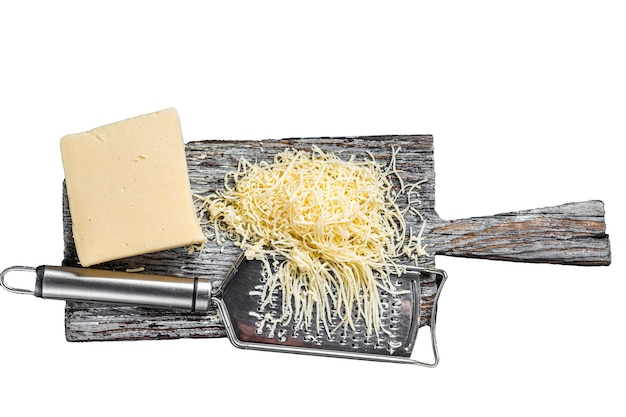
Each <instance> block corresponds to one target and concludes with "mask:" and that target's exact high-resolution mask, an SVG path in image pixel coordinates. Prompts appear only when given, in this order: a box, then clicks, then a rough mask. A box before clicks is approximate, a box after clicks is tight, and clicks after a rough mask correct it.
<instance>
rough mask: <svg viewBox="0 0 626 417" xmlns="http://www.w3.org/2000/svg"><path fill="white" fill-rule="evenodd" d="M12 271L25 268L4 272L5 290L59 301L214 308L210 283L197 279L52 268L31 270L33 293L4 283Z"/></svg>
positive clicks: (60, 267) (10, 269) (199, 308)
mask: <svg viewBox="0 0 626 417" xmlns="http://www.w3.org/2000/svg"><path fill="white" fill-rule="evenodd" d="M13 270H21V271H24V270H26V269H25V267H13V268H8V269H7V270H5V271H3V272H2V284H3V287H5V288H6V289H8V290H10V291H12V292H20V293H24V294H33V295H35V296H37V297H41V298H50V299H57V300H72V301H87V302H97V303H106V304H118V305H133V306H142V307H151V308H163V309H169V310H183V311H188V312H204V311H207V310H208V309H209V307H210V305H211V297H212V291H213V290H212V283H211V281H208V280H202V279H198V278H185V277H172V276H161V275H151V274H139V273H130V272H117V271H108V270H103V269H91V268H75V267H64V266H49V265H44V266H39V267H37V268H29V270H33V271H35V273H36V280H35V288H34V290H32V291H30V290H25V289H20V290H19V291H17V290H15V289H14V288H12V287H9V286H8V285H6V283H5V282H4V276H5V275H7V274H8V273H9V272H11V271H13Z"/></svg>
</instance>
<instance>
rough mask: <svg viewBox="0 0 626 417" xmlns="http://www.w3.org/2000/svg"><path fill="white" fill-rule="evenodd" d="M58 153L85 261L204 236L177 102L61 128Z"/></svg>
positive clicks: (162, 247) (80, 253) (94, 261)
mask: <svg viewBox="0 0 626 417" xmlns="http://www.w3.org/2000/svg"><path fill="white" fill-rule="evenodd" d="M61 156H62V160H63V169H64V172H65V184H66V188H67V196H68V200H69V208H70V215H71V218H72V233H73V235H74V241H75V244H76V252H77V254H78V258H79V261H80V263H81V265H83V266H91V265H95V264H99V263H102V262H106V261H111V260H115V259H121V258H126V257H129V256H135V255H140V254H145V253H149V252H157V251H161V250H166V249H171V248H175V247H183V246H189V245H192V244H198V243H203V242H204V241H205V236H204V234H203V233H202V229H201V227H200V224H199V221H198V218H197V216H196V210H195V207H194V203H193V198H192V195H191V189H190V183H189V174H188V171H187V161H186V158H185V145H184V141H183V137H182V130H181V125H180V120H179V117H178V113H177V112H176V110H175V109H166V110H162V111H159V112H155V113H150V114H146V115H142V116H138V117H135V118H132V119H127V120H123V121H120V122H116V123H112V124H109V125H105V126H101V127H98V128H95V129H93V130H90V131H87V132H83V133H76V134H71V135H67V136H64V137H63V138H62V139H61Z"/></svg>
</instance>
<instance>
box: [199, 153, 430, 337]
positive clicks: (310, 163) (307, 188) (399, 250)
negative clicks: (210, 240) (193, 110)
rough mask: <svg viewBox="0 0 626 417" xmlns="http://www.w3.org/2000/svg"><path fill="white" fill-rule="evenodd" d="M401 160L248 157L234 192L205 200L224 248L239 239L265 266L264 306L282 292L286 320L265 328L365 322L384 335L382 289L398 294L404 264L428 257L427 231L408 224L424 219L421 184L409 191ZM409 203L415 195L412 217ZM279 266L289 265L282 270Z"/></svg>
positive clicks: (229, 185)
mask: <svg viewBox="0 0 626 417" xmlns="http://www.w3.org/2000/svg"><path fill="white" fill-rule="evenodd" d="M396 154H397V150H393V151H392V157H391V162H390V163H389V165H388V166H386V167H385V166H381V165H380V164H378V163H377V162H376V161H375V160H374V158H373V156H372V157H371V159H368V160H364V161H357V160H355V158H354V157H351V158H350V159H349V160H347V161H346V160H342V159H340V158H339V157H338V156H336V155H334V154H332V153H326V152H323V151H322V150H321V149H319V148H318V147H315V146H314V147H312V149H311V152H307V151H302V150H294V149H288V150H285V151H283V152H281V153H279V154H277V155H276V156H275V157H274V160H273V161H272V162H263V161H262V162H257V163H254V164H253V163H250V162H248V161H247V160H246V159H243V158H242V159H241V160H240V162H239V166H238V168H237V170H236V172H233V173H230V174H228V175H227V176H226V178H225V181H224V190H218V191H216V192H215V194H213V195H210V196H209V197H205V198H202V205H201V213H202V214H203V215H206V214H208V216H209V221H210V223H211V224H212V226H213V228H214V231H215V239H216V241H217V243H218V244H223V243H224V242H225V239H231V240H233V241H234V242H235V245H237V246H239V247H240V248H241V249H242V250H243V251H245V255H246V257H247V258H249V259H259V260H262V261H264V263H265V265H266V266H265V274H266V276H267V280H266V282H265V284H264V288H263V290H262V294H261V296H262V299H263V302H264V304H265V305H267V304H269V303H270V302H271V296H272V294H273V293H274V292H275V290H277V289H280V290H281V291H282V304H281V306H280V307H281V308H282V316H281V317H271V316H269V315H266V317H264V323H269V325H271V323H280V324H281V325H287V324H289V323H293V324H294V327H295V328H296V329H301V328H311V326H313V325H316V326H318V325H320V324H321V325H323V327H324V329H325V330H326V332H328V333H330V332H332V331H335V330H336V329H338V328H340V327H341V326H350V327H351V328H354V326H355V324H356V322H357V321H359V320H362V322H363V323H364V325H365V331H366V334H367V335H372V334H376V335H379V334H380V331H381V329H382V326H381V317H380V312H381V308H382V307H381V305H380V301H379V294H378V289H382V290H384V291H387V292H389V293H391V294H394V293H396V292H397V291H396V290H395V289H394V288H393V285H392V283H391V279H390V276H391V275H392V274H398V273H401V272H403V269H402V266H401V264H400V263H399V260H400V258H401V257H408V258H410V259H413V260H414V261H415V262H417V259H418V257H419V256H422V255H425V251H424V246H423V245H422V241H421V240H422V239H421V231H422V230H423V225H422V229H421V230H420V232H419V234H417V235H415V234H414V233H413V232H412V231H411V230H407V225H406V222H405V217H404V216H405V214H406V212H407V211H409V210H412V212H413V213H414V214H417V215H419V213H418V212H417V211H416V209H415V207H412V206H414V204H415V203H416V201H412V199H411V197H410V196H411V195H415V194H416V190H418V189H419V184H412V185H411V186H405V185H404V184H403V182H402V179H401V178H400V175H399V173H398V172H397V170H396V166H395V156H396ZM393 180H395V181H396V183H398V182H399V184H400V185H399V187H397V188H396V189H395V190H394V187H393V184H394V181H393ZM398 188H399V191H398ZM401 194H404V195H405V196H407V195H408V198H407V199H406V200H407V201H408V202H407V204H406V207H404V208H403V209H401V208H400V207H399V203H398V197H399V195H401ZM272 259H280V261H279V262H277V263H276V262H275V263H274V264H275V267H274V268H272V267H271V262H270V261H271V260H272ZM305 326H306V327H305Z"/></svg>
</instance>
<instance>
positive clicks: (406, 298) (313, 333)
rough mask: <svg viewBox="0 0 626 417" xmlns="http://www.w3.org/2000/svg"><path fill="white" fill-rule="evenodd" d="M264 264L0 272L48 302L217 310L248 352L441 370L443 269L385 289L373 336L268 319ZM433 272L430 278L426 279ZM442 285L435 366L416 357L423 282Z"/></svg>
mask: <svg viewBox="0 0 626 417" xmlns="http://www.w3.org/2000/svg"><path fill="white" fill-rule="evenodd" d="M263 269H264V264H263V262H261V261H257V260H249V259H247V258H246V257H245V256H244V255H243V254H241V255H239V256H238V258H237V260H236V261H235V262H234V264H233V265H232V267H231V268H230V270H229V272H228V274H227V275H226V277H225V278H224V279H223V280H222V281H221V282H218V281H214V282H212V281H209V280H204V279H201V278H188V277H173V276H161V275H151V274H144V273H131V272H117V271H109V270H102V269H94V268H79V267H63V266H48V265H44V266H39V267H37V268H33V267H25V266H14V267H10V268H7V269H5V270H4V271H3V272H2V273H0V278H1V279H0V283H1V284H2V287H3V288H5V289H6V290H8V291H10V292H14V293H20V294H31V295H35V296H37V297H40V298H48V299H58V300H68V301H69V300H71V301H87V302H96V303H107V304H117V305H133V306H142V307H150V308H161V309H170V310H179V311H186V312H189V313H197V314H201V313H202V312H206V311H209V309H211V308H214V306H217V308H218V310H219V312H220V315H221V316H222V319H223V322H224V326H225V329H226V332H227V335H228V338H229V340H230V341H231V343H232V344H233V345H234V346H236V347H238V348H241V349H258V350H265V351H273V352H285V353H299V354H309V355H316V356H330V357H337V358H349V359H364V360H374V361H383V362H396V363H409V364H416V365H422V366H428V367H434V366H436V365H437V363H438V362H439V355H438V351H437V342H436V338H435V322H436V311H437V302H438V297H439V294H440V292H441V288H442V286H443V283H444V282H445V280H446V278H447V275H446V273H445V272H444V271H442V270H440V269H433V268H420V267H412V266H411V267H406V272H405V273H403V274H402V275H397V276H394V277H393V284H394V287H395V289H396V290H397V291H396V292H394V294H390V293H388V292H386V291H383V290H379V296H380V306H381V312H380V313H381V325H382V329H381V331H380V332H379V333H378V334H377V335H368V334H367V333H366V331H365V326H364V324H363V323H361V322H360V320H359V318H358V317H356V316H355V322H354V325H352V326H339V327H337V328H332V329H330V328H329V329H325V328H324V327H323V324H321V323H319V324H317V325H314V326H309V327H304V328H300V327H298V326H295V325H294V324H281V323H272V324H271V325H268V324H267V323H266V322H265V320H263V318H264V317H268V315H269V316H270V317H280V315H281V311H280V310H279V306H280V304H281V303H280V302H279V300H280V299H281V296H282V295H281V294H280V290H276V291H275V293H273V294H272V299H273V300H274V301H275V302H270V303H262V300H261V295H260V293H259V291H258V288H259V286H260V285H263V279H264V278H263ZM17 271H25V272H29V273H32V274H33V275H34V285H33V288H32V289H28V288H23V287H16V286H14V285H11V284H9V283H8V282H7V280H6V277H7V276H8V275H9V274H11V273H14V272H17ZM425 275H427V277H425ZM423 278H428V279H431V280H435V282H437V288H438V290H437V293H436V294H435V298H434V300H432V302H433V307H432V317H431V324H430V327H431V328H430V339H431V344H432V349H433V358H434V359H433V361H432V362H424V361H420V360H417V359H413V358H412V354H413V348H414V346H415V342H416V338H417V334H418V329H419V327H420V314H419V312H420V303H421V301H422V299H421V297H420V279H423Z"/></svg>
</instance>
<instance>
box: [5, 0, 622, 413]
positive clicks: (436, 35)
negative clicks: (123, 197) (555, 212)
mask: <svg viewBox="0 0 626 417" xmlns="http://www.w3.org/2000/svg"><path fill="white" fill-rule="evenodd" d="M12 3H13V5H11V3H10V2H2V5H1V6H0V46H1V48H0V115H1V122H0V136H1V137H2V140H1V141H0V158H1V159H0V181H1V182H0V184H1V186H0V193H1V196H2V197H1V207H2V208H1V210H2V216H1V217H0V231H1V234H0V259H1V260H2V262H1V263H2V265H0V268H4V267H7V266H10V265H15V264H26V265H39V264H45V263H48V264H58V263H59V262H61V260H62V257H63V243H62V228H61V227H62V224H61V184H62V180H63V173H62V164H61V159H60V154H59V149H58V146H59V139H60V138H61V137H62V136H63V135H65V134H67V133H74V132H78V131H82V130H87V129H90V128H93V127H96V126H99V125H102V124H105V123H109V122H114V121H117V120H120V119H124V118H128V117H132V116H136V115H139V114H143V113H147V112H151V111H155V110H159V109H162V108H165V107H170V106H172V107H175V108H177V110H178V111H179V114H180V116H181V120H182V124H183V132H184V136H185V140H186V141H191V140H199V139H265V138H282V137H294V136H341V135H373V134H425V133H429V134H433V135H434V138H435V161H436V172H437V210H438V212H439V214H440V215H441V216H442V217H444V218H447V219H455V218H463V217H470V216H479V215H490V214H495V213H500V212H504V211H512V210H520V209H527V208H536V207H543V206H549V205H556V204H561V203H567V202H571V201H585V200H589V199H601V200H603V201H604V202H605V204H606V210H607V214H606V221H607V226H608V229H607V231H608V233H609V234H610V236H611V244H612V252H613V263H612V265H611V266H610V267H593V268H588V267H572V266H560V265H534V264H533V265H531V264H519V263H508V262H496V261H484V260H471V259H451V258H446V257H438V258H437V266H439V267H441V268H443V269H446V270H447V272H448V274H449V276H450V278H449V280H448V282H447V284H446V286H445V287H444V290H443V293H442V298H441V303H440V313H439V322H438V340H439V347H440V353H441V363H440V365H439V366H438V367H437V368H435V369H427V368H422V367H413V366H405V365H389V364H381V363H369V362H361V361H349V360H334V359H325V358H312V357H304V356H300V355H280V354H271V353H263V352H250V351H241V350H238V349H236V348H234V347H232V346H231V345H230V344H229V342H228V341H227V340H226V339H219V340H174V341H155V342H106V343H83V344H73V343H68V342H66V341H65V338H64V327H63V309H64V304H63V303H62V302H59V301H51V300H41V299H37V298H34V297H25V296H18V295H14V294H9V293H6V292H1V293H0V351H1V354H2V361H1V362H0V398H1V400H0V414H2V415H18V414H19V413H18V412H16V411H11V412H8V410H10V409H11V408H12V407H13V405H16V406H18V407H20V408H21V409H22V410H23V412H24V413H25V414H26V413H27V414H28V415H35V413H38V412H41V413H46V414H52V415H61V414H63V415H120V414H121V415H130V414H131V413H133V414H134V415H147V414H148V413H155V414H157V415H159V414H165V413H169V414H173V415H178V416H181V415H191V414H192V413H193V415H198V414H199V415H203V414H206V415H211V414H213V415H215V414H216V413H219V414H220V415H224V414H226V412H227V411H229V410H230V411H233V410H234V411H238V412H243V413H245V414H246V415H258V416H261V415H271V414H277V413H284V414H298V415H321V414H322V413H327V412H330V413H332V414H333V415H340V414H342V415H382V414H383V413H385V414H389V415H461V414H463V415H481V416H492V415H493V416H502V415H569V416H578V415H580V416H587V415H602V416H611V415H624V413H625V412H626V406H625V405H624V402H623V398H622V396H623V394H624V374H625V372H626V366H625V365H626V359H625V354H624V352H625V351H626V344H625V342H624V318H626V307H625V303H624V301H623V300H624V294H625V290H626V284H625V283H624V278H625V277H624V263H623V258H622V256H621V255H622V254H623V253H624V240H623V236H624V232H625V228H624V213H625V212H626V210H625V209H626V207H625V205H624V198H623V193H624V188H623V187H624V186H623V181H624V178H625V176H624V169H623V167H624V162H623V155H624V154H623V151H622V149H623V148H622V147H621V143H622V141H623V140H624V139H625V134H626V127H625V119H624V116H625V114H626V112H625V110H626V104H625V97H626V82H625V77H624V74H626V64H625V62H624V56H625V54H624V41H626V29H625V27H626V25H624V20H625V18H626V15H625V13H624V12H623V11H622V10H621V8H620V7H619V5H620V3H621V2H619V1H614V2H611V1H594V2H591V1H589V2H581V1H524V2H502V1H482V0H475V1H471V2H469V1H468V2H461V1H456V2H454V1H439V2H433V1H430V2H421V1H419V2H417V1H416V2H395V1H388V2H380V3H371V2H339V1H337V2H324V1H317V2H311V3H310V4H309V5H308V6H304V5H303V4H302V3H297V2H287V1H286V2H276V1H269V2H236V1H233V2H213V3H211V2H198V3H197V4H200V3H202V4H203V6H198V5H197V4H196V3H192V2H184V1H176V2H174V1H171V2H158V1H150V2H130V1H128V2H117V1H107V2H102V3H101V5H100V6H94V5H93V3H89V5H88V2H66V1H54V2H41V3H36V2H29V1H22V2H12ZM222 4H227V5H222ZM537 289H540V291H539V292H537V291H536V290H537Z"/></svg>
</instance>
